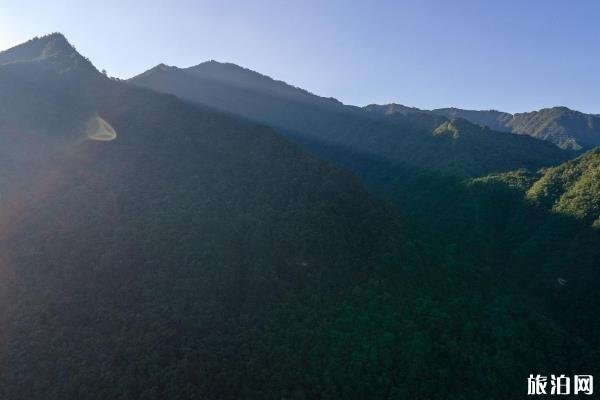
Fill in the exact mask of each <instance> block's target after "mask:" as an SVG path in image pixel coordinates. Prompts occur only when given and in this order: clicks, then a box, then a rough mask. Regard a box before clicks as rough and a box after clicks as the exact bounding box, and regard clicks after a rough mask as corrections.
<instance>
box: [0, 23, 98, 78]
mask: <svg viewBox="0 0 600 400" xmlns="http://www.w3.org/2000/svg"><path fill="white" fill-rule="evenodd" d="M33 61H50V62H52V63H53V64H56V65H59V66H60V68H61V70H66V69H71V68H73V67H85V68H87V69H93V70H94V71H96V68H95V67H94V66H93V65H92V63H91V62H90V61H89V60H88V59H87V58H85V57H83V56H82V55H81V54H79V53H78V52H77V50H76V49H75V47H73V45H71V43H69V41H68V40H67V38H65V36H64V35H63V34H62V33H58V32H55V33H51V34H49V35H46V36H42V37H35V38H33V39H31V40H29V41H27V42H25V43H22V44H20V45H17V46H15V47H12V48H10V49H8V50H5V51H3V52H0V65H3V64H12V63H21V62H33Z"/></svg>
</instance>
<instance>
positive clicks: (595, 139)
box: [364, 103, 600, 150]
mask: <svg viewBox="0 0 600 400" xmlns="http://www.w3.org/2000/svg"><path fill="white" fill-rule="evenodd" d="M364 108H365V109H366V110H368V111H370V112H373V113H377V114H380V115H384V116H386V117H391V116H392V115H394V114H402V115H406V114H411V113H417V114H418V113H422V114H435V115H442V116H445V117H447V118H464V119H466V120H468V121H471V122H473V123H476V124H480V125H486V126H488V127H489V128H491V129H493V130H496V131H499V132H510V133H515V134H521V135H529V136H532V137H535V138H538V139H542V140H547V141H550V142H552V143H554V144H556V145H557V146H559V147H560V148H563V149H570V150H580V149H585V148H591V147H594V146H600V115H597V114H585V113H582V112H579V111H575V110H571V109H569V108H567V107H552V108H543V109H541V110H538V111H532V112H524V113H517V114H510V113H506V112H502V111H497V110H464V109H460V108H438V109H434V110H422V109H418V108H414V107H407V106H403V105H401V104H394V103H392V104H387V105H377V104H370V105H368V106H365V107H364Z"/></svg>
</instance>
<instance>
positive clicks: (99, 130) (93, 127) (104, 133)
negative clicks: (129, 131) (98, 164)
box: [86, 117, 117, 142]
mask: <svg viewBox="0 0 600 400" xmlns="http://www.w3.org/2000/svg"><path fill="white" fill-rule="evenodd" d="M86 134H87V137H88V138H89V139H92V140H98V141H101V142H110V141H111V140H115V139H116V138H117V132H116V131H115V130H114V128H113V127H112V126H110V124H109V123H108V122H106V121H105V120H103V119H102V118H100V117H93V118H92V119H90V120H89V121H88V123H87V131H86Z"/></svg>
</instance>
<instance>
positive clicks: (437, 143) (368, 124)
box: [130, 61, 569, 177]
mask: <svg viewBox="0 0 600 400" xmlns="http://www.w3.org/2000/svg"><path fill="white" fill-rule="evenodd" d="M130 82H131V83H133V84H135V85H139V86H144V87H147V88H150V89H154V90H157V91H160V92H165V93H172V94H175V95H177V96H179V97H182V98H184V99H187V100H190V101H193V102H195V103H198V104H204V105H208V106H211V107H214V108H216V109H219V110H223V111H226V112H229V113H232V114H234V115H237V116H242V117H245V118H249V119H252V120H255V121H259V122H263V123H266V124H269V125H271V126H273V127H275V128H278V129H279V130H280V131H282V132H283V133H284V134H287V135H289V136H290V137H293V138H294V139H296V140H298V141H300V142H301V143H303V144H305V145H310V146H311V149H313V150H314V151H315V152H317V154H319V155H321V156H325V155H327V156H328V158H330V159H333V157H331V153H330V152H328V153H326V152H324V151H323V149H324V148H329V149H331V148H333V147H336V146H340V147H343V148H345V151H347V152H350V153H352V154H354V155H355V156H357V157H369V158H372V159H375V160H379V161H380V162H386V163H391V164H402V165H409V166H412V167H416V168H422V169H428V170H431V171H444V172H445V173H448V174H454V175H458V176H463V177H471V176H478V175H484V174H487V173H491V172H499V171H509V170H512V169H516V168H533V169H537V168H539V167H542V166H549V165H553V164H555V163H559V162H562V161H564V160H566V159H567V158H568V157H569V155H568V154H566V153H565V152H563V151H560V149H556V148H555V147H554V146H552V145H550V144H548V143H545V142H543V141H540V140H534V139H531V138H528V137H523V136H519V135H505V134H501V133H499V132H494V131H491V130H489V129H488V130H483V129H480V128H478V127H476V126H471V127H467V125H468V123H466V121H465V122H460V123H459V124H461V127H462V128H463V129H464V130H465V131H469V134H464V135H459V136H447V135H436V134H434V133H433V131H434V130H435V129H436V128H437V127H438V126H439V125H440V124H442V123H444V122H445V121H447V119H446V118H440V117H439V116H435V115H433V116H431V115H427V114H422V115H418V116H414V115H410V116H406V117H402V118H395V119H394V120H393V121H389V120H387V119H385V118H382V117H381V116H379V115H377V114H376V113H370V112H368V111H365V110H362V109H359V108H357V107H351V106H345V105H343V104H341V103H339V102H337V101H335V100H333V99H325V98H322V97H318V96H315V95H312V94H310V93H308V92H306V91H303V90H301V89H298V88H294V87H292V86H289V85H286V84H284V83H282V82H279V81H274V80H272V79H271V78H268V77H265V76H264V75H260V74H258V73H256V72H252V71H249V70H247V69H244V68H241V67H238V66H236V65H233V64H221V63H217V62H214V61H213V62H209V63H203V64H200V65H198V66H195V67H190V68H185V69H180V68H177V67H167V66H164V65H159V66H157V67H155V68H153V69H151V70H149V71H146V72H144V73H143V74H141V75H138V76H136V77H134V78H132V79H131V80H130ZM471 125H472V124H471ZM476 131H479V132H480V133H481V135H477V134H476V133H475V132H476ZM353 157H354V156H353ZM354 158H356V157H354ZM340 159H341V158H339V159H336V161H340ZM342 165H344V166H345V167H352V168H354V167H355V166H356V165H350V164H345V163H343V162H342ZM361 172H364V171H361Z"/></svg>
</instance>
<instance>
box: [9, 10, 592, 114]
mask: <svg viewBox="0 0 600 400" xmlns="http://www.w3.org/2000/svg"><path fill="white" fill-rule="evenodd" d="M85 3H89V4H85ZM599 21H600V1H585V0H571V1H566V0H565V1H553V0H547V1H541V0H540V1H534V0H529V1H528V0H521V1H484V0H481V1H460V0H455V1H433V0H420V1H417V0H415V1H402V0H397V1H391V0H390V1H351V0H345V1H337V0H334V1H325V0H320V1H318V0H302V1H275V0H270V1H267V0H257V1H237V0H231V1H213V0H197V1H183V0H180V1H177V0H172V1H150V0H147V1H127V0H121V1H114V0H104V1H95V2H84V1H69V0H53V1H47V2H40V1H31V0H20V1H12V0H0V49H5V48H8V47H10V46H12V45H15V44H18V43H20V42H23V41H25V40H27V39H29V38H31V37H33V36H40V35H43V34H46V33H49V32H53V31H60V32H63V33H64V34H65V35H66V36H67V38H68V39H69V40H70V41H71V43H72V44H74V45H75V47H76V48H77V49H78V50H79V51H80V52H81V53H82V54H83V55H85V56H87V57H89V58H90V59H91V60H92V62H93V63H94V64H95V65H96V66H97V67H98V68H100V69H102V68H105V69H106V70H107V71H108V73H109V74H110V75H112V76H118V77H121V78H128V77H131V76H133V75H135V74H137V73H140V72H142V71H144V70H146V69H148V68H150V67H152V66H154V65H156V64H158V63H161V62H164V63H166V64H170V65H177V66H190V65H194V64H198V63H200V62H202V61H205V60H210V59H215V60H218V61H228V62H233V63H236V64H240V65H242V66H245V67H248V68H251V69H254V70H256V71H259V72H261V73H264V74H267V75H270V76H272V77H274V78H276V79H281V80H284V81H286V82H288V83H290V84H293V85H296V86H300V87H303V88H305V89H307V90H310V91H312V92H314V93H316V94H319V95H322V96H331V97H336V98H338V99H340V100H341V101H343V102H345V103H349V104H356V105H365V104H369V103H388V102H398V103H402V104H407V105H412V106H417V107H422V108H435V107H445V106H456V107H463V108H475V109H488V108H495V109H500V110H505V111H510V112H518V111H528V110H533V109H538V108H542V107H548V106H553V105H566V106H568V107H571V108H575V109H579V110H581V111H585V112H592V113H600V23H599Z"/></svg>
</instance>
